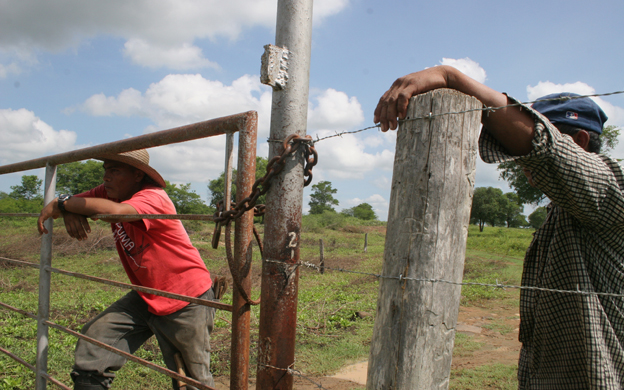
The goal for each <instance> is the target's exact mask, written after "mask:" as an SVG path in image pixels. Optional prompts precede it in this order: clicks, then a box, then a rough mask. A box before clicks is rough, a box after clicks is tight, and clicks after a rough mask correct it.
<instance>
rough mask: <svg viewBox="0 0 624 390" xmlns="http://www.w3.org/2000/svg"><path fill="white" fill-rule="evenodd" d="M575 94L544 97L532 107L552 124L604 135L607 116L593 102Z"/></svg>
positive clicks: (554, 94) (566, 93) (555, 94)
mask: <svg viewBox="0 0 624 390" xmlns="http://www.w3.org/2000/svg"><path fill="white" fill-rule="evenodd" d="M579 96H580V95H577V94H575V93H570V92H562V93H553V94H550V95H546V96H542V97H541V98H539V99H537V101H536V102H535V103H533V105H532V106H531V107H533V109H535V110H536V111H538V112H539V113H541V114H542V115H544V116H545V117H546V118H548V120H549V121H550V122H551V123H555V124H556V123H565V124H567V125H570V126H574V127H578V128H581V129H584V130H590V131H595V132H596V133H598V134H602V126H603V124H604V123H605V122H606V121H607V119H608V117H607V114H605V113H604V111H602V109H601V108H600V106H598V105H597V104H596V103H595V102H594V101H593V100H591V99H590V98H587V97H579Z"/></svg>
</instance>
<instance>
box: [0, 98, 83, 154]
mask: <svg viewBox="0 0 624 390" xmlns="http://www.w3.org/2000/svg"><path fill="white" fill-rule="evenodd" d="M75 142H76V133H74V132H72V131H67V130H59V131H56V130H54V129H53V128H52V127H51V126H50V125H48V124H47V123H45V122H44V121H42V120H41V119H40V118H38V117H37V116H35V113H34V112H32V111H28V110H26V109H24V108H21V109H19V110H12V109H0V164H2V165H4V164H8V163H13V162H18V161H25V160H30V159H33V158H38V157H41V156H44V155H49V154H57V153H61V152H64V151H68V150H71V149H74V148H75V146H76V145H75Z"/></svg>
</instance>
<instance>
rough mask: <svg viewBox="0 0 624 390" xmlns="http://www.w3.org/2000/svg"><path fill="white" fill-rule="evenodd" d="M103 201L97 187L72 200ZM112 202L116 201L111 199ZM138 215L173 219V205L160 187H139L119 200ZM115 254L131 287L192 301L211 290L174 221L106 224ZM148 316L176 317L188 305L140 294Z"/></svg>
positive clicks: (101, 190)
mask: <svg viewBox="0 0 624 390" xmlns="http://www.w3.org/2000/svg"><path fill="white" fill-rule="evenodd" d="M76 196H80V197H86V198H105V199H110V198H108V197H107V196H106V190H105V189H104V186H103V185H99V186H97V187H95V188H93V189H92V190H89V191H87V192H83V193H82V194H79V195H76ZM110 200H113V201H117V200H116V199H110ZM121 203H126V204H129V205H131V206H132V207H134V208H135V209H136V211H137V213H139V214H175V213H176V210H175V206H174V205H173V202H171V199H169V196H168V195H167V193H166V192H165V190H163V189H162V188H159V187H156V186H152V185H144V186H143V189H141V191H139V192H137V193H136V194H134V195H133V196H132V198H130V199H128V200H126V201H123V202H121ZM111 227H112V229H113V236H114V238H115V245H116V246H117V252H118V253H119V257H120V259H121V263H122V264H123V266H124V268H125V270H126V273H127V274H128V277H129V278H130V281H131V282H132V284H135V285H139V286H144V287H151V288H156V289H158V290H164V291H169V292H173V293H176V294H182V295H187V296H191V297H197V296H199V295H201V294H203V293H204V292H206V291H207V290H208V289H209V288H210V287H211V286H212V280H211V279H210V273H209V272H208V269H207V268H206V265H205V264H204V262H203V260H202V259H201V256H200V255H199V251H198V250H197V249H196V248H195V247H194V246H193V244H192V243H191V240H190V239H189V236H188V234H187V233H186V230H184V226H182V223H181V222H180V221H179V220H177V219H143V220H140V221H134V222H118V223H111ZM139 294H140V295H141V297H142V298H143V299H144V300H145V302H147V305H148V307H149V311H150V312H151V313H153V314H156V315H161V316H162V315H167V314H171V313H173V312H176V311H178V310H180V309H182V308H183V307H185V306H187V305H188V304H189V303H188V302H184V301H179V300H177V299H170V298H165V297H161V296H158V295H153V294H147V293H142V292H139Z"/></svg>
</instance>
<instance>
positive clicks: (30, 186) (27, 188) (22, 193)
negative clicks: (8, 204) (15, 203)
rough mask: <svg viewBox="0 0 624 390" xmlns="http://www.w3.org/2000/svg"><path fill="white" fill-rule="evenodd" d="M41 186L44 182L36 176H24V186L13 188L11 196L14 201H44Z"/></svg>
mask: <svg viewBox="0 0 624 390" xmlns="http://www.w3.org/2000/svg"><path fill="white" fill-rule="evenodd" d="M41 184H43V180H41V179H39V178H38V177H37V176H36V175H24V176H22V184H19V185H15V186H11V190H12V191H11V193H10V194H9V196H10V197H11V198H13V199H26V200H33V199H42V198H43V196H42V195H41Z"/></svg>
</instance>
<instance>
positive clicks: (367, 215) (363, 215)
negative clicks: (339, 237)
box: [341, 203, 377, 221]
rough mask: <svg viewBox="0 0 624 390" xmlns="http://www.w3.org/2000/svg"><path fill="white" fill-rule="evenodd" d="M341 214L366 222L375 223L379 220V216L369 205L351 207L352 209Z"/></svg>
mask: <svg viewBox="0 0 624 390" xmlns="http://www.w3.org/2000/svg"><path fill="white" fill-rule="evenodd" d="M341 213H342V214H345V215H348V216H350V217H355V218H358V219H363V220H365V221H374V220H376V219H377V214H375V211H374V210H373V206H371V205H370V204H368V203H360V204H359V205H357V206H355V207H351V208H350V209H345V210H342V211H341Z"/></svg>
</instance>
